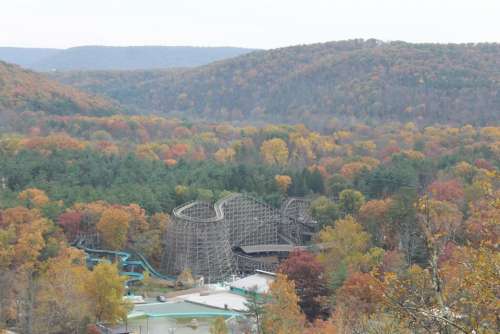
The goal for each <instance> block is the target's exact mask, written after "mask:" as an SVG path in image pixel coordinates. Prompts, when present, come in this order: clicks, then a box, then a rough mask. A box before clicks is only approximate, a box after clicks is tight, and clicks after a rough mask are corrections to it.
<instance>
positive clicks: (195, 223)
mask: <svg viewBox="0 0 500 334" xmlns="http://www.w3.org/2000/svg"><path fill="white" fill-rule="evenodd" d="M173 214H174V223H173V224H172V226H171V227H169V231H168V233H167V240H166V250H165V251H166V255H167V256H166V257H165V259H166V263H165V264H164V266H165V267H166V270H167V272H168V273H172V274H179V273H180V272H182V271H183V270H184V269H190V270H191V271H192V272H193V274H195V275H201V276H203V277H204V278H205V281H207V282H208V283H211V282H216V281H221V280H224V279H226V278H228V277H230V276H231V274H232V273H233V272H234V268H233V262H234V261H233V254H232V250H231V245H230V244H229V229H228V228H227V224H226V222H225V220H224V215H223V213H222V212H221V211H220V210H219V208H218V207H213V206H212V205H211V204H210V203H206V202H192V203H188V204H186V205H183V206H181V207H178V208H176V209H174V211H173Z"/></svg>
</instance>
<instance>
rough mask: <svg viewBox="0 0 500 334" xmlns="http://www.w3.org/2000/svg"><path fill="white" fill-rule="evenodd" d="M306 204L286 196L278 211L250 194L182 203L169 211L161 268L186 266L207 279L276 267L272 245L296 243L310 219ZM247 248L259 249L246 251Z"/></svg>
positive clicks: (169, 269)
mask: <svg viewBox="0 0 500 334" xmlns="http://www.w3.org/2000/svg"><path fill="white" fill-rule="evenodd" d="M308 204H309V203H308V202H307V201H304V200H299V199H289V200H288V201H286V202H285V203H284V205H283V207H282V209H281V210H278V209H275V208H273V207H271V206H269V205H267V204H265V203H263V202H261V201H259V200H257V199H255V198H253V197H250V196H247V195H243V194H231V195H229V196H227V197H225V198H223V199H221V200H219V201H218V202H216V203H215V204H214V205H211V204H210V203H207V202H202V201H196V202H191V203H188V204H185V205H182V206H180V207H178V208H176V209H174V211H173V216H174V222H173V224H172V226H171V227H169V229H168V232H167V238H166V248H165V256H164V261H163V262H164V263H163V267H164V269H165V270H166V271H167V272H168V273H169V274H179V273H180V272H182V271H183V270H185V269H190V270H191V271H192V273H193V274H194V275H196V276H203V277H204V278H205V281H207V282H216V281H221V280H224V279H226V278H228V277H230V276H231V274H233V273H236V272H250V271H253V270H254V269H264V270H271V269H274V268H275V267H276V265H277V263H278V260H279V259H280V258H281V257H282V254H283V252H280V254H279V255H278V254H274V253H275V252H274V251H273V249H274V247H272V245H282V246H285V245H289V246H295V245H300V244H301V243H302V240H303V237H302V234H303V232H304V231H308V230H309V227H308V226H309V225H311V224H313V223H314V222H313V221H312V220H311V219H310V217H309V216H308V215H307V208H308ZM245 246H248V247H250V246H251V247H253V248H252V249H257V250H260V249H262V252H260V253H259V252H256V253H258V254H255V256H252V255H248V254H245V253H244V250H245V249H247V247H245ZM261 246H262V247H261ZM269 246H271V247H269ZM287 249H291V247H288V248H287Z"/></svg>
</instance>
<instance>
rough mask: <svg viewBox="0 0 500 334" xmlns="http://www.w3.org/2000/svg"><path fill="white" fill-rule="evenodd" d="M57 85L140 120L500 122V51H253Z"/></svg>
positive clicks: (409, 47) (379, 47) (79, 76)
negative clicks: (128, 110) (157, 116)
mask: <svg viewBox="0 0 500 334" xmlns="http://www.w3.org/2000/svg"><path fill="white" fill-rule="evenodd" d="M54 77H55V78H56V79H58V80H60V81H61V82H63V83H67V84H71V85H74V86H75V87H78V88H81V89H84V90H87V91H89V92H93V93H101V94H105V95H107V96H109V97H112V98H114V99H116V100H117V101H119V102H120V103H121V104H123V105H127V106H129V107H133V108H135V109H136V110H138V111H140V112H146V113H148V112H154V113H165V114H175V115H179V114H180V115H186V116H187V115H192V116H194V117H197V118H206V119H210V120H266V121H290V122H304V123H308V124H321V123H322V122H324V121H325V120H328V119H330V118H331V117H340V118H352V117H354V118H362V119H375V120H389V121H390V120H397V121H404V122H406V121H419V122H421V123H427V124H428V123H434V122H441V123H459V124H465V123H473V124H489V123H496V122H500V44H487V43H485V44H411V43H405V42H389V43H384V42H380V41H377V40H350V41H341V42H329V43H321V44H312V45H300V46H293V47H287V48H280V49H274V50H269V51H258V52H252V53H249V54H245V55H242V56H239V57H236V58H232V59H227V60H222V61H219V62H215V63H211V64H208V65H205V66H201V67H196V68H193V69H177V70H164V71H130V72H126V71H122V72H102V71H101V72H73V73H56V74H54Z"/></svg>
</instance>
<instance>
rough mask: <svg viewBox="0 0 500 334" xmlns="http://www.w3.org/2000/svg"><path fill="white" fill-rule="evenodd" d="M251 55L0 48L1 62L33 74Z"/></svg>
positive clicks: (223, 50) (165, 49)
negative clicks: (27, 70)
mask: <svg viewBox="0 0 500 334" xmlns="http://www.w3.org/2000/svg"><path fill="white" fill-rule="evenodd" d="M252 51H254V50H253V49H245V48H235V47H192V46H128V47H115V46H80V47H73V48H69V49H38V48H12V47H0V60H3V61H6V62H9V63H14V64H17V65H20V66H22V67H25V68H29V69H32V70H36V71H53V70H57V71H68V70H140V69H162V68H174V67H194V66H200V65H205V64H208V63H211V62H213V61H217V60H222V59H227V58H231V57H235V56H239V55H242V54H245V53H248V52H252Z"/></svg>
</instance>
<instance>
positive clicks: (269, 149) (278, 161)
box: [260, 138, 288, 166]
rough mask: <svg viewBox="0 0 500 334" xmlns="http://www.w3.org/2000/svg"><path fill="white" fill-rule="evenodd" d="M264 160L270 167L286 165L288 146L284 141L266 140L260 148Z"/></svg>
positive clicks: (277, 139) (276, 139)
mask: <svg viewBox="0 0 500 334" xmlns="http://www.w3.org/2000/svg"><path fill="white" fill-rule="evenodd" d="M260 154H261V156H262V160H264V162H265V163H267V164H270V165H281V166H283V165H286V164H287V162H288V146H287V144H286V142H285V141H284V140H283V139H280V138H273V139H269V140H266V141H264V142H263V143H262V145H261V147H260Z"/></svg>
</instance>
